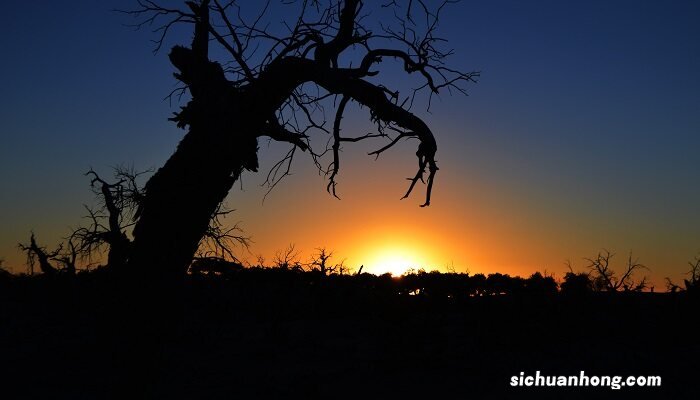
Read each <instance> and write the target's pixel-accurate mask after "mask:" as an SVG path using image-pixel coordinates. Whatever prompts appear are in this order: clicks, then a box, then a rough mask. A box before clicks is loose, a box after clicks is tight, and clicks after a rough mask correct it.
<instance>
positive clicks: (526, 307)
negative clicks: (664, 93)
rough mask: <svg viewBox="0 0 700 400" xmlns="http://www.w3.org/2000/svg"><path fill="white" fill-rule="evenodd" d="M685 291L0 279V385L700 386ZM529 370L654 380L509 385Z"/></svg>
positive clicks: (97, 390) (158, 390) (89, 388)
mask: <svg viewBox="0 0 700 400" xmlns="http://www.w3.org/2000/svg"><path fill="white" fill-rule="evenodd" d="M695 300H696V299H693V298H688V297H687V296H684V295H682V294H674V295H672V294H649V293H647V294H632V293H630V294H624V293H623V294H618V295H615V296H610V295H606V294H605V293H598V294H589V295H588V296H585V297H575V298H572V297H567V296H562V295H541V296H538V295H531V294H530V295H527V294H521V295H502V296H488V297H479V298H463V299H455V298H435V297H433V298H431V297H428V296H407V295H396V294H393V293H392V292H391V291H390V290H384V289H382V288H381V287H362V288H358V287H348V286H342V285H332V284H326V283H324V281H323V280H319V281H317V282H315V283H314V284H311V285H310V284H308V282H305V283H303V284H302V283H300V282H293V281H292V282H290V281H284V280H274V279H272V280H264V281H261V280H248V281H236V280H234V281H221V280H212V279H208V278H200V279H192V278H189V279H188V280H187V281H186V282H184V283H179V284H177V285H174V286H173V285H171V286H168V287H167V289H166V288H165V286H164V285H163V286H148V287H146V285H142V287H141V288H134V287H133V285H132V286H129V285H119V284H115V283H110V284H105V281H104V280H100V279H78V280H75V279H70V280H61V281H55V280H47V279H25V280H13V281H11V282H5V283H2V284H0V363H1V364H0V368H1V369H2V371H0V372H1V374H0V383H2V386H1V387H0V398H8V399H9V398H45V399H100V398H127V399H131V398H192V399H200V398H241V397H242V398H269V397H272V398H391V399H393V398H429V399H439V398H455V399H457V398H459V399H467V398H476V399H481V398H495V399H509V398H564V397H565V398H664V399H673V398H700V395H699V394H698V392H699V391H698V386H697V385H698V372H700V364H699V363H698V360H699V357H698V356H699V355H700V340H698V334H697V333H698V328H697V325H696V322H697V318H698V313H697V311H698V303H697V302H696V301H695ZM537 370H539V371H541V372H542V374H556V375H571V374H573V375H578V374H579V372H580V371H581V370H584V371H585V372H586V374H587V375H589V376H590V375H594V374H597V375H622V376H626V375H659V376H661V377H662V387H661V388H622V389H620V390H612V389H610V388H604V387H598V388H572V389H566V390H561V389H559V390H556V389H553V388H545V389H536V388H511V387H510V384H509V382H510V377H511V376H513V375H518V374H519V373H520V372H521V371H523V372H525V374H526V375H528V374H533V375H534V373H535V371H537ZM2 393H4V395H3V394H2Z"/></svg>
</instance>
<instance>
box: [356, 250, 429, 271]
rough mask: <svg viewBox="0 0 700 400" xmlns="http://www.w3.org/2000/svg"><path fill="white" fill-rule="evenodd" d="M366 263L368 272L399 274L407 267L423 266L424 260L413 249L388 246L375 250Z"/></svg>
mask: <svg viewBox="0 0 700 400" xmlns="http://www.w3.org/2000/svg"><path fill="white" fill-rule="evenodd" d="M370 260H371V261H369V262H368V263H367V266H368V268H369V269H370V270H371V271H370V272H372V273H375V274H385V273H387V272H388V273H390V274H391V275H393V276H400V275H403V274H404V273H406V271H407V270H409V269H412V268H413V269H419V268H421V267H424V265H423V264H424V260H423V259H422V257H421V256H420V255H419V254H416V252H415V251H412V250H410V249H406V248H400V247H388V248H382V249H379V250H377V252H376V253H375V254H374V255H373V256H372V258H371V259H370Z"/></svg>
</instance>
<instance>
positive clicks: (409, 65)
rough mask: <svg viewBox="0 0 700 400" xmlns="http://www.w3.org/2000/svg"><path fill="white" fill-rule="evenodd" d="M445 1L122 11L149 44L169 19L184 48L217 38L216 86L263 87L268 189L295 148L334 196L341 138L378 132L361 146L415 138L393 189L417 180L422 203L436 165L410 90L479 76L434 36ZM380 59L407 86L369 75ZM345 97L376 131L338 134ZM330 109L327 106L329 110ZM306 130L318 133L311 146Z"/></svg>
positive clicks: (457, 89) (205, 0)
mask: <svg viewBox="0 0 700 400" xmlns="http://www.w3.org/2000/svg"><path fill="white" fill-rule="evenodd" d="M453 3H456V1H454V0H444V1H441V2H439V3H438V4H437V5H436V6H434V7H431V6H429V5H428V4H427V3H426V2H424V1H422V0H415V1H413V0H411V1H407V2H397V1H391V2H386V3H384V4H377V5H376V7H375V8H373V9H372V10H365V2H363V1H361V0H325V1H323V0H297V1H294V0H283V1H272V0H267V1H264V2H259V3H257V5H256V6H253V5H251V4H246V7H242V6H241V4H240V2H238V1H235V0H231V1H220V0H211V1H210V0H200V1H197V2H195V1H186V2H184V4H183V5H182V6H181V7H179V8H178V7H165V6H163V5H161V4H159V3H158V2H155V1H149V0H139V1H138V5H139V7H138V8H137V9H136V10H131V11H123V12H124V13H126V14H128V15H130V16H132V17H134V18H135V21H136V22H135V23H134V24H133V26H135V27H136V28H144V27H155V28H154V31H155V32H156V33H157V34H158V37H157V39H156V40H155V44H156V46H155V50H156V51H158V50H159V49H160V48H161V47H162V46H163V44H164V40H165V38H166V35H167V33H168V32H169V31H170V30H171V28H172V27H173V26H174V25H176V24H180V23H184V24H195V41H193V44H192V50H193V51H202V49H206V48H207V46H208V42H209V39H207V37H210V38H211V42H212V43H214V44H217V45H218V46H217V52H212V53H211V56H212V57H219V58H220V59H221V68H222V71H223V73H224V74H225V76H226V80H227V82H226V85H230V86H231V87H232V88H233V89H234V90H237V91H239V92H241V93H243V92H245V93H250V92H256V93H264V95H265V97H266V102H268V103H269V104H270V105H271V107H269V114H268V115H265V116H264V117H265V124H264V127H263V129H262V130H261V131H260V132H259V134H258V136H265V137H268V138H270V139H271V140H275V141H282V142H288V143H290V144H291V145H292V147H291V149H290V150H289V151H288V152H287V153H286V155H285V156H284V157H283V158H282V160H280V161H279V162H277V163H276V164H274V166H273V167H272V169H271V170H270V171H269V173H268V174H267V177H266V180H265V184H266V185H268V187H269V189H270V190H272V189H273V188H274V187H275V186H276V185H277V184H278V183H279V182H280V181H281V180H282V179H283V178H284V177H286V176H288V175H289V174H290V171H291V165H292V162H293V160H294V156H295V155H296V154H297V152H296V150H297V149H300V150H302V151H304V152H307V153H308V154H310V156H311V157H312V160H313V162H314V163H315V165H316V166H317V168H318V169H319V171H320V172H321V173H323V174H325V175H326V176H327V177H328V180H329V182H328V185H327V190H328V192H329V193H331V194H332V195H334V196H335V197H338V194H337V192H336V186H337V179H338V174H339V168H340V154H341V152H342V144H343V143H355V142H359V141H363V140H366V139H385V140H387V142H386V144H385V145H383V146H381V147H379V148H378V149H377V150H376V151H373V152H370V153H369V154H370V155H374V156H376V157H378V156H379V155H381V154H382V153H383V152H385V151H387V150H389V149H390V148H392V147H394V146H395V145H396V144H397V143H398V142H400V141H401V140H403V139H409V138H414V139H417V140H418V141H419V145H418V149H417V152H416V156H417V158H418V169H417V171H416V173H415V174H414V175H413V176H412V177H410V178H408V179H409V181H410V184H409V187H408V190H407V191H406V193H405V195H404V196H403V198H406V197H408V196H409V195H410V194H411V192H412V191H413V188H414V187H415V185H416V183H417V182H418V181H421V182H423V183H425V184H426V185H427V190H426V196H425V202H424V203H423V206H427V205H429V204H430V197H431V192H432V184H433V179H434V177H435V174H436V172H437V171H438V167H437V163H436V159H435V152H436V150H437V146H436V143H435V138H434V136H433V133H432V132H431V131H430V129H429V128H428V127H427V125H426V124H425V123H423V121H421V120H420V119H419V118H417V117H416V116H415V115H413V114H412V113H411V112H410V111H409V110H410V109H411V107H412V105H413V104H414V100H415V98H416V95H417V94H418V93H421V92H424V91H425V92H426V93H427V108H428V110H429V108H430V105H431V103H432V98H433V96H434V95H437V94H439V93H442V92H443V91H445V92H447V93H461V94H466V87H465V84H467V83H470V82H475V80H476V78H477V77H478V76H479V73H478V72H463V71H459V70H456V69H453V68H450V67H449V66H448V65H447V63H446V61H447V60H448V58H449V57H450V56H451V55H452V54H453V51H452V50H451V49H446V48H444V47H445V44H446V42H447V41H446V40H445V39H444V38H442V37H440V36H439V35H438V27H439V21H440V18H441V14H442V13H443V12H444V11H445V10H446V9H447V8H448V6H449V5H451V4H453ZM372 11H374V12H376V13H379V12H383V13H385V14H387V13H388V16H387V18H383V19H382V20H381V22H380V23H374V24H373V23H372V22H370V21H368V16H369V15H370V12H372ZM282 15H283V16H284V17H281V16H282ZM280 20H281V22H280ZM197 32H200V34H198V33H197ZM202 32H204V33H205V34H204V35H203V34H201V33H202ZM197 38H198V39H197ZM198 49H199V50H198ZM203 54H209V53H206V51H205V52H204V53H203ZM386 60H398V61H399V62H400V63H401V64H400V65H401V66H402V69H403V71H404V72H405V73H406V74H409V75H413V76H417V77H419V80H418V81H419V83H418V84H417V85H416V86H415V87H414V88H413V89H412V90H411V91H410V93H408V94H407V95H401V94H400V92H399V91H397V90H390V89H389V88H387V87H385V86H383V85H381V84H375V83H372V79H374V77H376V76H378V75H380V74H382V71H384V69H382V67H381V66H382V64H383V63H384V61H386ZM179 76H180V77H182V75H179ZM181 81H183V83H184V84H185V86H184V87H182V88H179V89H176V91H175V92H176V93H177V94H179V95H181V94H182V93H183V91H184V89H185V88H187V89H189V90H190V91H191V90H192V82H191V81H187V80H186V79H181ZM171 95H172V93H171ZM350 103H356V104H357V105H359V106H360V107H366V108H367V109H369V112H370V118H371V120H372V121H374V122H375V123H376V126H377V131H376V132H370V133H362V134H359V135H355V136H344V135H341V121H342V119H343V115H344V113H345V111H346V109H347V106H348V105H349V104H350ZM330 109H335V113H334V117H333V118H330V119H329V118H327V115H326V112H327V110H330ZM189 111H190V110H188V108H187V107H184V108H183V110H182V111H181V112H180V113H178V114H177V115H176V117H175V118H173V119H174V120H176V121H177V122H178V125H179V126H181V127H184V126H186V125H187V124H188V115H189ZM314 132H320V133H322V134H325V135H326V137H327V138H328V139H327V140H325V141H322V143H323V144H322V145H321V146H318V145H314V146H312V144H313V143H312V140H311V137H312V135H313V133H314ZM328 153H330V154H332V160H331V161H330V163H328V164H327V166H326V163H325V162H324V161H323V160H322V158H323V157H324V156H325V155H326V154H328Z"/></svg>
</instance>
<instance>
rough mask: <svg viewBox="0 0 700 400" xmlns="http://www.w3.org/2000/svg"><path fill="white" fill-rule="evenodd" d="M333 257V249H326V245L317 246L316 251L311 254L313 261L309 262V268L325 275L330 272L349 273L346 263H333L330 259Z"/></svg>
mask: <svg viewBox="0 0 700 400" xmlns="http://www.w3.org/2000/svg"><path fill="white" fill-rule="evenodd" d="M332 257H333V252H332V251H328V250H326V248H325V247H320V248H317V249H316V253H315V254H314V255H312V256H311V261H310V262H309V264H308V267H309V270H311V271H318V272H320V273H321V275H323V276H325V275H330V274H339V275H344V274H347V273H348V272H349V269H348V267H346V266H345V263H344V262H343V261H341V262H339V263H335V264H333V263H331V262H330V261H329V260H330V259H331V258H332Z"/></svg>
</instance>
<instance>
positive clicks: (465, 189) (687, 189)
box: [0, 0, 700, 279]
mask: <svg viewBox="0 0 700 400" xmlns="http://www.w3.org/2000/svg"><path fill="white" fill-rule="evenodd" d="M368 3H369V2H368ZM129 4H130V3H129V2H128V1H121V2H114V1H100V2H97V1H87V0H83V1H71V2H69V3H65V2H55V1H32V2H10V3H8V4H5V5H4V6H3V13H2V14H1V15H0V45H1V48H2V49H3V53H4V55H3V57H2V62H0V76H2V77H3V78H4V79H3V87H2V90H1V91H0V121H2V123H1V124H0V135H1V137H2V146H0V183H1V184H2V186H3V190H2V191H1V192H0V224H1V226H2V228H1V231H0V258H5V259H6V262H8V263H9V264H10V266H12V267H15V268H19V264H20V263H21V257H20V255H19V254H18V252H17V250H16V249H15V247H14V246H15V245H16V243H17V241H19V240H22V239H24V238H25V237H26V236H27V235H28V232H29V230H30V229H34V230H35V231H36V232H37V234H39V235H40V238H42V239H43V241H45V242H47V244H51V243H53V242H55V241H56V240H58V238H59V237H60V236H61V235H64V234H65V233H66V232H67V230H68V229H67V227H68V226H75V225H76V224H77V223H78V222H79V217H80V216H81V215H82V211H81V204H82V203H88V202H90V201H91V194H90V192H89V190H87V181H86V179H85V178H84V177H83V176H82V173H84V172H85V171H86V170H87V169H88V168H89V167H90V166H92V167H95V168H96V169H98V170H102V171H108V168H109V166H111V165H115V164H119V163H126V164H133V165H135V166H136V167H137V168H140V169H143V168H149V167H158V166H159V165H161V164H162V163H163V162H164V161H165V159H166V158H167V157H168V156H169V155H170V153H171V152H172V151H173V149H174V146H175V145H176V144H177V142H178V140H179V139H180V138H181V136H182V131H179V130H177V129H176V128H175V127H174V126H173V125H172V124H171V123H169V122H168V121H167V120H166V118H167V117H168V116H169V115H170V113H171V112H172V111H175V110H176V107H177V105H175V104H174V105H173V106H172V107H171V106H170V105H169V104H168V102H166V101H163V98H164V97H165V96H166V95H167V94H168V93H169V91H170V90H171V89H172V88H173V87H174V84H175V81H174V79H173V78H172V76H171V73H172V67H171V66H170V65H169V63H168V61H167V57H166V54H167V49H165V50H164V51H162V52H161V53H159V54H156V55H155V56H154V55H153V54H152V53H151V50H152V49H153V45H152V44H151V43H149V39H152V38H153V35H152V34H150V33H149V32H148V31H139V32H134V31H133V30H131V29H130V28H127V27H124V26H122V25H121V24H122V23H125V22H129V20H128V19H127V18H125V17H124V16H123V15H119V14H116V13H113V12H111V11H110V10H111V9H112V8H118V7H128V6H129ZM698 15H700V3H698V2H695V1H670V2H669V1H586V2H562V1H532V2H522V1H489V2H468V1H464V2H462V3H461V4H458V5H456V6H454V7H452V8H451V11H450V13H449V14H447V15H446V16H445V18H444V19H443V22H442V25H441V27H442V33H443V36H444V37H446V38H448V39H449V40H450V46H451V47H453V48H454V49H455V52H456V54H455V56H454V57H453V58H452V60H451V65H453V66H456V67H458V68H460V69H464V70H472V69H473V70H480V71H481V72H482V77H481V79H480V81H479V83H478V84H477V85H472V86H471V87H470V96H469V97H448V96H443V97H442V99H441V101H439V102H437V103H435V105H434V107H433V109H432V113H430V114H429V113H425V112H422V111H417V112H418V113H419V114H420V115H421V116H422V117H424V118H425V119H426V121H428V122H429V123H430V124H431V126H433V127H434V128H435V131H436V135H438V139H439V143H440V145H441V147H440V151H439V153H438V156H439V161H440V163H441V167H442V170H441V171H440V172H441V175H439V176H438V180H437V182H436V185H441V186H438V188H436V198H435V202H434V207H435V208H437V207H440V204H441V202H442V204H445V205H444V206H443V207H445V208H449V210H450V212H452V211H453V210H456V211H454V212H452V215H460V216H462V217H463V218H464V219H463V220H461V221H460V224H462V225H464V226H468V227H469V229H471V230H469V231H465V230H461V231H459V229H462V228H459V229H458V228H454V229H456V230H458V231H459V232H461V233H460V234H462V235H463V237H464V243H461V244H460V243H458V244H453V245H452V246H451V247H449V250H445V251H450V252H452V253H453V254H452V255H450V256H446V257H447V258H446V259H445V260H452V261H454V262H455V264H456V265H457V266H458V267H460V266H465V267H468V268H469V269H470V270H471V271H481V270H484V271H492V270H496V269H501V270H504V271H506V272H508V271H523V269H518V268H519V267H518V265H520V266H521V267H522V268H524V270H534V269H537V268H541V267H543V266H544V267H548V268H549V270H555V271H558V270H561V269H562V262H563V260H564V259H566V258H571V259H572V260H574V261H576V260H580V258H581V257H584V256H592V255H593V253H595V252H597V251H598V250H599V249H600V248H602V247H611V248H614V249H615V250H617V251H618V252H620V253H625V252H627V251H629V250H633V251H634V252H635V253H636V254H640V257H642V261H644V262H646V263H647V264H649V265H650V267H652V271H653V275H654V276H655V278H657V279H659V278H660V277H663V276H667V275H670V276H673V277H676V278H678V277H680V276H681V275H680V274H681V272H682V271H684V270H685V269H686V266H685V265H684V263H685V261H687V260H689V259H692V258H693V257H694V256H695V255H696V254H698V252H699V251H700V212H698V211H699V210H698V205H699V204H700V186H699V185H698V176H699V175H700V160H699V159H698V150H699V149H700V135H699V133H700V78H699V77H698V74H697V71H700V40H699V39H700V24H698V23H697V17H698ZM187 39H188V36H187V35H184V36H183V35H179V36H178V34H177V33H176V35H174V36H173V37H172V41H171V43H174V42H178V41H184V42H185V44H186V43H187V41H188V40H187ZM391 82H399V85H400V81H399V80H398V79H394V78H392V80H391ZM411 154H412V152H411V151H410V149H408V150H407V151H405V152H404V153H403V155H405V158H407V159H408V161H409V162H410V165H413V163H414V161H413V159H411V158H410V157H411ZM399 155H401V154H398V155H397V156H399ZM261 157H262V159H263V164H265V162H269V161H270V160H268V156H267V155H265V154H262V155H261ZM359 159H360V158H359V157H358V160H359ZM266 160H267V161H266ZM364 161H366V160H363V162H364ZM407 165H409V164H407ZM358 168H360V170H362V168H364V167H362V166H358ZM307 169H308V168H306V167H305V166H304V164H301V165H300V167H299V172H298V174H297V176H295V177H294V179H297V181H296V182H297V184H298V183H299V182H302V181H304V182H307V181H308V179H310V178H309V176H312V177H315V175H314V174H313V172H310V171H307ZM409 172H410V171H406V175H407V174H408V173H409ZM400 176H403V173H401V174H400ZM305 177H306V180H304V179H305ZM386 178H387V179H389V178H390V179H394V178H393V175H392V176H391V177H389V176H387V177H386ZM260 180H261V177H260V176H253V175H251V176H250V177H249V178H247V179H246V180H244V182H245V183H246V184H247V185H248V187H247V188H248V190H247V191H246V192H244V193H242V194H237V195H236V196H239V197H237V198H236V199H234V200H235V203H236V204H232V206H233V208H237V209H238V210H239V212H240V214H239V219H240V220H242V221H243V222H244V225H245V226H246V227H247V230H248V231H249V232H250V233H251V234H252V235H253V236H254V238H257V241H256V246H258V248H257V249H256V250H253V251H254V252H255V253H257V252H260V253H270V252H271V249H273V248H279V247H280V246H281V244H282V243H285V240H286V241H287V242H290V241H293V240H289V239H288V238H286V237H280V238H276V239H274V237H275V235H274V232H273V231H272V230H271V229H272V228H266V225H269V220H267V219H264V218H263V217H262V216H261V215H263V214H265V215H268V214H274V215H276V217H275V218H277V220H276V224H280V225H284V224H290V225H295V224H297V225H298V224H299V223H300V221H299V220H294V219H293V218H292V217H289V218H290V219H284V218H285V217H284V216H283V215H280V214H275V213H274V212H272V211H271V210H272V209H273V208H274V204H275V203H274V202H275V201H276V200H275V196H277V197H278V198H279V197H283V196H285V195H287V194H290V193H292V192H291V190H292V189H293V188H294V187H295V186H294V182H295V181H294V180H292V181H291V182H290V183H287V184H286V185H285V186H283V187H282V188H281V189H280V192H279V194H278V195H274V194H273V198H272V200H271V201H272V205H270V204H267V205H265V206H264V208H262V207H263V206H261V205H260V198H261V194H260V191H259V190H257V189H256V187H257V186H256V184H257V183H259V181H260ZM350 180H351V178H350V177H348V178H347V182H349V181H350ZM314 182H316V181H314ZM399 184H401V185H403V183H402V182H401V181H399ZM348 185H349V186H348V187H347V189H346V190H345V192H346V193H347V192H350V193H352V191H351V190H350V188H354V187H355V186H350V185H351V184H350V183H348ZM352 185H354V184H352ZM309 186H313V185H311V184H309ZM304 187H305V188H306V186H304ZM324 188H325V186H323V185H322V184H318V185H315V186H313V188H311V189H310V190H312V191H314V194H313V195H311V194H309V195H308V196H312V197H313V199H317V198H322V199H323V200H318V201H331V200H329V199H328V198H327V195H326V194H325V193H324ZM341 188H342V187H341ZM305 190H306V189H305ZM400 191H401V188H399V191H398V192H395V193H394V192H392V193H391V198H390V200H387V201H391V202H395V203H397V205H396V207H395V208H397V209H399V211H396V212H397V213H398V214H396V215H394V216H391V215H389V216H387V217H386V218H387V220H394V219H401V218H406V215H409V214H406V213H409V212H411V213H413V212H416V213H417V212H418V209H417V207H415V206H416V204H414V203H417V202H418V201H419V200H415V201H413V203H411V204H408V205H407V204H405V203H404V202H401V203H400V205H398V202H396V198H397V197H400V194H401V193H400ZM316 192H317V193H316ZM350 193H348V194H349V195H350ZM394 195H396V196H394ZM381 196H382V197H383V196H384V194H382V195H381ZM350 197H351V199H350V200H347V203H345V204H347V207H349V208H351V209H352V207H354V206H355V203H353V201H355V200H352V196H351V195H350ZM314 201H316V200H314ZM358 201H359V200H358ZM358 204H362V202H361V201H360V202H359V203H358ZM387 204H389V203H387ZM391 204H394V203H391ZM332 207H336V208H338V209H339V210H342V207H343V204H341V205H340V206H336V205H335V204H334V205H333V206H332ZM358 207H361V206H358ZM381 207H383V206H381ZM387 207H394V206H391V205H389V206H387ZM409 208H410V210H409ZM382 209H385V208H382ZM386 209H390V208H386ZM391 209H393V208H391ZM431 212H435V213H437V211H431ZM444 214H448V213H444ZM480 215H482V216H484V217H483V218H481V217H479V216H480ZM433 217H434V218H433V219H432V220H431V221H432V222H434V223H436V224H437V226H441V224H442V225H444V226H446V227H447V226H448V225H449V224H450V223H451V221H452V222H453V220H454V218H448V217H443V216H442V214H439V215H434V216H433ZM270 218H271V217H270ZM420 218H422V217H419V218H418V219H420ZM440 218H445V219H444V220H441V219H440ZM436 220H437V222H435V221H436ZM485 221H486V222H485ZM489 221H490V222H489ZM494 226H497V227H500V228H494ZM416 229H418V228H416ZM446 229H448V228H446ZM450 229H451V228H450ZM464 229H466V228H464ZM448 230H449V229H448ZM455 235H457V233H453V236H455ZM564 237H565V238H566V240H565V239H563V238H564ZM298 241H300V242H301V243H302V244H303V243H305V241H304V239H303V238H300V239H298ZM269 242H274V244H269ZM266 243H267V244H266ZM309 243H313V242H309ZM470 243H471V244H470ZM499 243H500V246H502V247H500V249H501V252H500V253H498V254H495V255H491V256H488V255H486V254H481V255H478V256H477V255H474V254H476V253H477V252H478V251H477V249H478V248H489V249H491V251H490V252H489V254H491V253H495V252H497V251H496V249H497V248H498V246H499ZM314 245H318V244H311V246H314ZM275 246H276V247H275ZM337 247H339V248H341V249H342V248H343V245H342V244H339V245H338V246H337ZM345 252H346V253H352V252H353V249H352V248H351V247H349V246H346V248H345ZM345 256H346V257H352V254H345ZM431 260H435V258H431ZM358 262H360V261H358ZM434 262H443V260H438V261H434Z"/></svg>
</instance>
